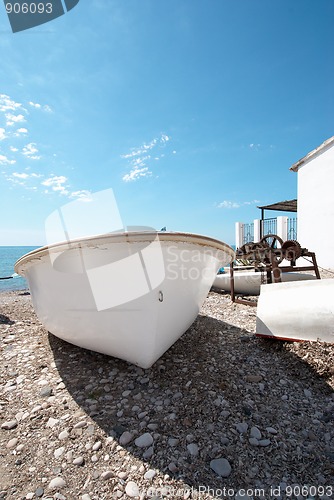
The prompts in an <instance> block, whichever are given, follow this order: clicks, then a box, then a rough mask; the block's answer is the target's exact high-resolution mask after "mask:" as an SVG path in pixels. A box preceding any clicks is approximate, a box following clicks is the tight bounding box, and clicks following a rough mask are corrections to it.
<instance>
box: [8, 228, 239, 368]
mask: <svg viewBox="0 0 334 500" xmlns="http://www.w3.org/2000/svg"><path fill="white" fill-rule="evenodd" d="M233 259H234V251H233V249H232V248H231V247H229V246H228V245H227V244H225V243H223V242H221V241H218V240H215V239H213V238H209V237H206V236H200V235H195V234H187V233H171V232H159V233H157V232H154V231H148V232H145V231H141V232H136V231H134V232H122V233H109V234H103V235H99V236H94V237H87V238H80V239H77V240H73V241H69V242H63V243H59V244H53V245H49V246H47V247H42V248H40V249H37V250H34V251H32V252H30V253H28V254H27V255H25V256H23V257H22V258H21V259H19V260H18V261H17V262H16V264H15V271H16V272H17V273H18V274H20V275H22V276H24V277H25V278H26V279H27V281H28V284H29V289H30V292H31V297H32V301H33V305H34V308H35V311H36V313H37V315H38V317H39V319H40V321H41V322H42V324H43V325H44V327H45V328H46V329H47V330H48V331H49V332H51V333H53V334H54V335H56V336H57V337H59V338H61V339H63V340H66V341H68V342H70V343H72V344H75V345H77V346H80V347H84V348H86V349H91V350H94V351H97V352H101V353H104V354H108V355H110V356H114V357H117V358H121V359H124V360H126V361H129V362H131V363H134V364H136V365H138V366H141V367H142V368H149V367H150V366H151V365H152V364H153V363H154V362H155V361H156V360H157V359H158V358H159V357H160V356H161V355H162V354H163V353H164V352H165V351H166V350H167V349H168V348H169V347H170V346H171V345H172V344H173V343H174V342H175V341H176V340H177V339H178V338H179V337H180V336H181V335H182V334H183V333H184V332H185V331H186V330H187V329H188V328H189V326H190V325H191V324H192V323H193V321H194V320H195V318H196V316H197V314H198V312H199V310H200V308H201V306H202V304H203V302H204V300H205V298H206V296H207V294H208V292H209V290H210V287H211V286H212V283H213V280H214V277H215V275H216V273H217V270H218V269H219V268H220V267H221V266H223V265H227V264H229V263H230V262H231V261H232V260H233Z"/></svg>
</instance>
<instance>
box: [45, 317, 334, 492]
mask: <svg viewBox="0 0 334 500" xmlns="http://www.w3.org/2000/svg"><path fill="white" fill-rule="evenodd" d="M49 342H50V345H51V348H52V350H53V354H54V358H55V362H56V366H57V369H58V371H59V374H60V377H61V378H62V380H63V382H64V383H65V384H66V387H67V389H68V390H69V392H70V394H71V396H72V397H73V399H74V400H75V401H76V402H77V403H78V405H80V407H81V408H82V409H83V410H84V411H85V412H86V413H87V414H88V415H89V416H90V417H91V418H92V419H93V420H94V421H95V422H96V424H97V425H98V426H99V427H100V428H101V429H102V430H103V431H104V432H105V434H106V435H107V436H109V435H110V436H113V437H114V438H116V439H117V440H119V438H120V436H121V435H122V433H123V432H125V431H129V432H131V433H134V434H135V437H137V436H138V435H140V434H143V433H144V432H150V433H151V434H152V435H155V436H154V448H153V453H152V454H150V452H148V453H146V455H145V450H144V449H141V448H138V447H137V446H136V445H135V443H134V441H131V442H130V443H129V444H127V445H125V446H124V448H125V449H127V451H128V452H130V453H131V454H132V455H133V456H134V457H137V458H138V459H140V460H143V461H144V462H147V463H148V464H149V467H150V468H153V469H159V470H160V471H162V472H163V473H168V474H169V475H170V476H171V477H174V478H176V479H180V480H182V481H183V482H184V483H186V484H187V485H189V486H190V487H193V488H195V489H198V488H199V487H203V485H204V486H205V487H206V488H212V489H220V488H221V487H222V485H223V484H224V485H226V486H231V487H234V488H235V487H237V486H238V487H245V485H250V484H252V485H255V484H279V482H280V481H282V480H283V477H284V476H285V478H286V480H287V482H288V483H290V484H291V483H293V482H297V483H298V484H304V482H305V481H306V482H307V483H309V484H312V481H313V484H319V478H321V477H325V478H326V477H330V476H331V474H333V468H332V467H333V462H331V459H332V458H333V457H332V456H331V455H330V453H329V452H328V443H327V445H326V441H325V439H324V435H325V434H326V432H327V431H328V428H329V426H331V428H332V427H333V421H332V420H331V418H329V419H328V418H327V420H326V418H324V416H323V415H322V411H323V409H324V406H325V404H328V400H329V397H330V396H331V394H332V389H331V388H330V386H329V385H328V384H327V382H326V379H325V378H321V377H319V376H318V374H317V373H316V372H315V371H314V370H313V369H312V368H311V367H310V366H309V365H308V364H307V362H306V361H303V360H302V359H301V358H299V357H298V356H296V355H294V354H293V353H291V352H290V351H289V350H288V349H286V348H285V344H284V343H279V342H277V341H268V340H262V339H257V338H255V337H254V336H253V335H252V334H250V333H247V332H246V334H245V330H242V331H241V330H239V329H238V328H236V327H233V326H231V325H227V324H226V323H224V322H222V321H218V320H216V319H213V318H210V317H207V316H201V315H199V316H198V318H197V320H196V321H195V323H194V324H193V325H192V327H191V328H190V329H189V330H188V331H187V332H186V333H185V334H184V335H183V336H182V337H181V339H180V340H179V341H178V342H176V343H175V344H174V346H172V348H170V349H169V350H168V351H167V353H165V355H164V356H163V357H162V358H160V360H159V361H158V362H157V363H155V364H154V365H153V367H152V368H151V369H148V370H142V369H140V368H138V367H135V366H134V365H131V364H129V363H126V362H123V361H121V360H118V359H115V358H111V357H108V356H105V355H102V354H98V353H94V352H91V351H87V350H84V349H80V348H77V347H75V346H72V345H70V344H68V343H66V342H63V341H61V340H59V339H58V338H56V337H54V336H53V335H51V334H49ZM252 376H255V377H256V376H257V377H258V379H255V381H254V377H253V379H252ZM259 377H261V380H260V381H259ZM305 390H306V391H309V392H310V393H311V394H312V396H310V397H307V396H305V394H308V392H306V393H305ZM124 391H127V392H124ZM145 412H146V413H145ZM143 413H144V415H143ZM242 422H243V423H247V424H248V430H247V432H246V433H244V434H240V433H239V431H238V430H237V428H236V424H238V423H242ZM146 424H156V428H155V429H154V428H153V430H152V427H151V428H147V426H146ZM252 426H256V427H258V428H259V429H260V430H261V432H262V438H263V439H270V445H269V446H267V447H255V446H252V445H251V444H250V443H249V437H250V435H249V430H250V429H251V427H252ZM268 427H272V428H274V429H276V430H277V431H278V432H277V434H276V435H274V434H270V433H268V432H267V431H266V429H267V428H268ZM170 438H173V439H175V440H178V442H177V444H176V445H174V446H171V445H170V444H171V442H170V441H169V439H170ZM192 442H193V443H195V444H196V445H197V446H198V454H197V455H196V454H195V455H192V454H190V453H189V450H188V448H187V446H188V445H189V444H190V443H192ZM174 443H176V441H174ZM326 446H327V448H326ZM146 451H147V450H146ZM151 451H152V450H151ZM220 457H224V458H226V459H227V460H228V461H229V462H230V465H231V467H232V472H231V474H230V476H229V477H228V478H226V479H222V478H220V477H218V476H217V475H216V474H215V472H214V471H213V470H212V469H211V468H210V461H211V460H212V459H215V458H220ZM171 464H174V465H175V467H174V466H173V465H171ZM282 470H285V474H284V476H283V477H282Z"/></svg>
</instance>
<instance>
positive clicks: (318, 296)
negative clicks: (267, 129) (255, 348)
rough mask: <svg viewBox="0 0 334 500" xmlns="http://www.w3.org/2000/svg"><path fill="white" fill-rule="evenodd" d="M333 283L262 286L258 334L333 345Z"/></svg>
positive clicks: (311, 282) (331, 280) (326, 281)
mask: <svg viewBox="0 0 334 500" xmlns="http://www.w3.org/2000/svg"><path fill="white" fill-rule="evenodd" d="M333 297H334V280H333V279H323V280H316V281H307V282H294V283H275V284H269V285H265V286H262V287H261V294H260V297H259V300H258V304H257V318H256V335H257V336H259V337H269V338H278V339H282V340H296V341H297V340H312V341H317V340H319V341H322V342H334V300H333Z"/></svg>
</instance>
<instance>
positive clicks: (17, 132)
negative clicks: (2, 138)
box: [14, 128, 28, 137]
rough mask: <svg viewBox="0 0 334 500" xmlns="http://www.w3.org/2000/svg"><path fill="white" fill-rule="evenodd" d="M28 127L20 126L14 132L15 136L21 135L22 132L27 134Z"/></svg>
mask: <svg viewBox="0 0 334 500" xmlns="http://www.w3.org/2000/svg"><path fill="white" fill-rule="evenodd" d="M27 133H28V129H26V128H18V129H17V131H16V132H15V133H14V135H15V137H19V136H20V135H22V134H27Z"/></svg>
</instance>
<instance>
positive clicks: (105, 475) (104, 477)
mask: <svg viewBox="0 0 334 500" xmlns="http://www.w3.org/2000/svg"><path fill="white" fill-rule="evenodd" d="M112 477H114V474H113V473H112V472H111V470H107V471H105V472H102V474H101V476H100V478H101V479H102V480H103V481H106V480H107V479H111V478H112Z"/></svg>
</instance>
